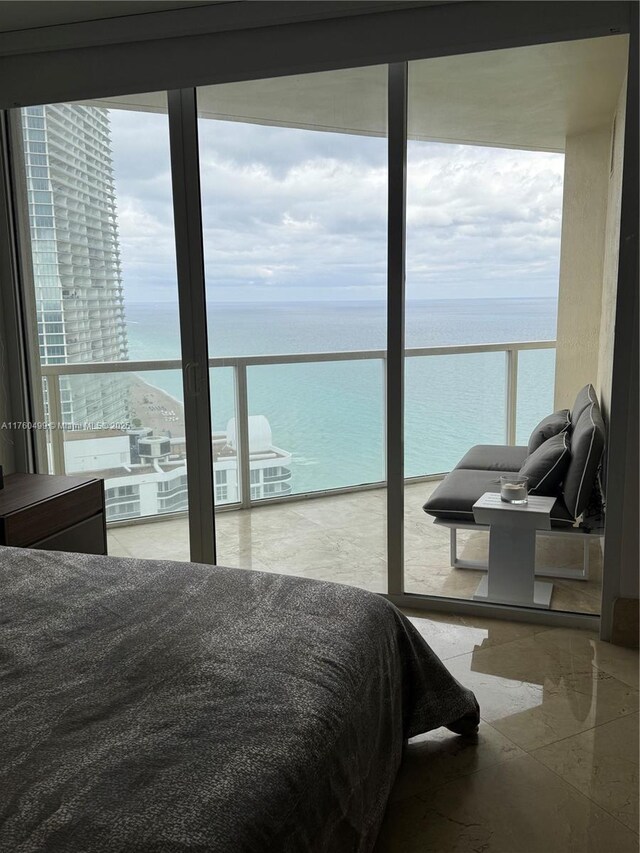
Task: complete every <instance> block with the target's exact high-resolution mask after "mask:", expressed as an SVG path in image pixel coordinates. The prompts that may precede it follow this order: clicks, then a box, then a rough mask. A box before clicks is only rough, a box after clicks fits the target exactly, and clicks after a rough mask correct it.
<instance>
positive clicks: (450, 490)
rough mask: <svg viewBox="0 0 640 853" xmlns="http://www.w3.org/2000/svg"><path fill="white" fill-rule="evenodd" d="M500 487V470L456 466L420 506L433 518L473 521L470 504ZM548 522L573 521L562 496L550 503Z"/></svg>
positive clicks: (567, 522) (562, 522) (498, 489)
mask: <svg viewBox="0 0 640 853" xmlns="http://www.w3.org/2000/svg"><path fill="white" fill-rule="evenodd" d="M499 491H500V474H499V473H498V472H496V471H473V470H471V469H468V468H456V469H454V470H453V471H451V473H450V474H447V476H446V477H445V478H444V480H443V481H442V482H441V483H440V485H439V486H438V488H437V489H436V490H435V491H434V493H433V494H432V495H431V497H430V498H429V500H428V501H427V502H426V503H425V505H424V507H423V509H424V511H425V512H426V513H428V514H429V515H433V516H435V518H442V519H446V520H449V521H466V522H467V523H470V524H473V523H474V518H473V509H472V507H473V505H474V503H475V502H476V501H477V500H478V498H480V497H482V495H483V494H484V493H485V492H499ZM551 523H552V525H553V526H554V527H566V526H570V525H571V524H573V517H572V516H571V514H570V513H569V512H567V508H566V507H565V505H564V501H563V500H562V498H558V500H557V501H556V502H555V504H554V505H553V508H552V510H551Z"/></svg>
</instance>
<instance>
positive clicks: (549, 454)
mask: <svg viewBox="0 0 640 853" xmlns="http://www.w3.org/2000/svg"><path fill="white" fill-rule="evenodd" d="M570 461H571V450H570V448H569V434H568V433H567V431H566V430H565V431H564V432H561V433H559V434H558V435H552V436H551V438H548V439H547V440H546V441H543V442H542V444H541V445H540V447H539V448H538V449H537V450H534V451H533V453H532V454H531V455H530V456H527V458H526V460H525V463H524V465H523V466H522V468H521V469H520V474H522V475H523V476H525V477H528V478H529V482H528V484H527V486H528V489H529V492H530V493H531V494H532V495H548V496H549V497H557V496H558V495H559V494H560V486H561V485H562V481H563V480H564V477H565V474H566V473H567V469H568V467H569V463H570Z"/></svg>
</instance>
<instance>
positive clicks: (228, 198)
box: [19, 36, 626, 613]
mask: <svg viewBox="0 0 640 853" xmlns="http://www.w3.org/2000/svg"><path fill="white" fill-rule="evenodd" d="M625 61H626V38H625V37H624V36H615V37H609V38H601V39H589V40H586V41H575V42H570V43H566V44H551V45H542V46H541V45H535V46H529V47H522V48H517V49H513V50H499V51H491V52H488V53H475V54H474V53H469V54H465V55H460V56H451V57H439V58H435V59H425V60H416V61H412V62H410V63H408V65H407V66H406V68H408V83H409V87H408V134H407V135H408V143H407V173H406V174H407V190H408V192H407V202H406V235H405V234H404V231H403V229H402V227H401V224H400V219H401V218H402V217H401V216H399V215H398V210H397V209H395V214H396V215H395V218H394V217H391V219H392V220H393V221H391V222H388V206H389V204H390V195H389V193H390V191H391V195H393V187H394V185H398V184H399V183H400V181H399V178H398V175H399V172H397V173H396V172H393V169H394V160H393V149H394V145H395V144H396V143H397V138H398V133H395V134H394V139H395V142H394V144H393V145H390V144H388V126H387V124H388V118H387V108H388V97H389V91H388V79H392V78H393V67H392V69H391V74H392V77H391V78H389V77H388V75H389V72H390V69H389V67H387V66H371V67H368V68H355V69H348V70H336V71H326V72H322V73H310V74H299V75H295V76H289V77H279V78H274V79H262V80H254V81H247V82H237V83H225V84H223V85H215V86H206V87H201V88H199V89H197V90H194V89H188V90H182V91H181V92H174V93H171V95H170V97H169V102H170V103H171V105H172V106H171V109H170V110H168V109H167V96H166V94H164V93H160V94H158V93H155V94H148V95H126V96H118V97H114V98H106V99H103V100H99V101H91V102H86V103H82V104H63V105H50V106H38V107H27V108H25V109H24V110H22V111H21V112H20V115H19V120H20V122H21V128H22V137H23V147H24V173H23V175H24V176H25V177H26V183H25V189H26V194H27V196H26V203H27V204H28V214H29V231H30V233H29V235H28V236H29V237H30V247H31V254H32V260H33V282H32V284H30V297H31V303H32V308H33V310H32V313H31V321H32V324H33V327H34V330H35V325H36V323H37V341H38V347H39V363H40V372H41V376H39V377H38V383H39V385H38V387H39V389H40V393H41V397H42V400H41V409H42V413H43V415H44V416H46V418H45V419H46V420H48V422H49V424H50V427H49V429H48V431H47V432H46V435H43V436H41V438H40V457H41V458H40V464H41V467H42V468H43V469H46V470H50V471H53V472H66V473H80V472H92V473H96V474H97V475H98V476H103V477H104V478H105V486H106V490H107V491H106V494H107V512H108V521H109V522H110V525H111V526H110V531H109V537H110V549H111V551H112V553H121V554H125V555H126V554H132V555H135V556H150V557H153V556H164V557H172V558H178V559H185V560H186V559H189V556H190V552H189V534H188V525H187V518H186V512H187V511H188V509H189V507H188V501H187V490H188V485H189V484H188V480H187V472H186V461H187V449H188V448H189V452H190V453H191V452H192V449H193V448H194V447H200V448H201V447H202V445H199V444H198V443H197V442H196V441H195V440H194V435H195V433H194V423H193V418H192V422H191V424H189V423H187V422H186V421H188V420H189V419H188V418H186V417H185V405H184V403H185V395H184V393H183V376H182V367H183V365H182V359H181V346H180V344H181V340H180V331H179V329H180V324H179V311H178V291H179V290H180V297H181V309H182V311H181V314H182V321H183V327H184V323H185V316H186V315H187V314H188V311H185V301H186V303H187V306H189V305H191V304H192V302H191V301H190V300H189V299H186V300H185V292H187V293H188V292H189V291H188V290H185V283H184V281H183V278H182V275H183V273H182V272H181V273H180V276H181V278H180V286H178V283H177V278H178V275H177V272H176V266H177V262H176V240H177V244H178V247H179V248H180V247H181V238H180V236H179V235H178V236H177V237H176V234H175V229H174V221H173V219H174V217H173V207H172V204H173V203H174V202H175V199H172V195H171V187H172V179H173V188H174V192H175V193H176V197H178V196H179V195H180V183H179V178H178V177H177V176H178V174H179V169H178V168H177V165H176V138H175V136H174V134H173V131H174V129H176V128H177V129H178V131H180V130H181V129H184V127H186V122H185V118H184V115H183V114H182V113H180V111H179V110H177V109H176V106H175V104H176V101H175V100H174V96H176V95H177V96H179V99H184V103H185V104H186V103H187V101H190V104H191V111H192V112H191V119H193V123H194V127H195V123H196V116H195V114H194V113H193V104H194V95H195V99H196V103H197V131H198V132H197V137H198V141H197V147H196V141H195V136H194V137H193V140H192V141H193V147H192V148H190V149H189V151H188V153H186V154H184V156H183V158H182V162H183V163H186V161H187V160H190V161H191V166H192V167H193V169H194V170H195V169H197V171H198V174H199V177H200V194H199V195H198V191H197V190H196V191H194V190H193V189H192V190H190V192H191V194H192V197H191V199H190V204H191V210H193V209H194V207H195V209H196V210H197V211H198V212H200V211H201V214H202V233H200V228H199V225H198V227H197V228H196V231H197V234H196V235H195V241H196V242H198V241H199V240H200V238H201V240H202V246H203V249H204V273H205V287H204V290H206V311H205V312H204V313H205V314H206V320H207V324H206V325H207V332H205V330H204V326H202V327H201V328H200V330H199V333H198V335H197V336H196V337H197V339H198V341H199V342H200V345H201V346H202V351H204V349H205V347H206V348H207V356H208V364H207V367H208V375H209V390H210V398H211V436H210V439H211V447H212V456H213V471H212V472H211V473H212V478H211V487H212V489H213V498H214V501H215V509H216V539H217V560H218V562H219V563H221V564H227V565H236V566H241V567H243V568H250V569H258V570H260V569H262V570H266V571H275V572H284V573H292V574H303V575H307V576H309V577H312V578H320V579H326V580H333V581H339V582H343V583H348V584H356V585H359V586H363V587H365V588H368V589H371V590H374V591H378V592H386V591H387V589H391V590H393V591H397V590H398V583H397V580H398V578H399V577H400V575H399V573H398V566H399V564H400V563H401V562H402V560H401V559H400V558H399V550H400V549H399V548H398V547H397V546H398V542H399V541H400V539H399V537H398V536H397V535H396V534H397V530H396V531H395V532H394V529H393V528H392V525H391V524H389V532H388V531H387V527H388V525H387V521H388V515H389V519H390V518H391V514H392V513H393V512H395V509H394V507H393V505H392V506H391V507H388V506H387V488H386V487H387V470H386V467H387V462H388V461H389V463H390V470H391V469H392V468H393V464H395V463H394V457H393V453H394V452H395V454H396V455H395V458H396V459H398V458H400V457H401V456H402V453H401V452H400V445H401V444H404V447H403V451H404V478H405V480H404V495H405V501H404V503H405V507H404V510H405V511H404V519H403V520H404V554H405V560H404V564H403V565H402V566H401V567H400V568H401V570H402V572H403V573H404V575H403V583H402V584H401V586H402V588H403V590H404V592H405V593H408V594H410V595H411V594H413V595H416V596H422V599H423V600H422V603H423V604H424V602H425V597H428V596H439V597H447V598H462V599H470V598H472V597H473V595H474V593H475V592H476V590H477V587H478V584H479V579H480V577H481V575H482V572H481V570H480V568H479V566H478V564H479V563H482V562H483V561H484V562H486V555H487V534H486V531H478V530H464V529H463V530H460V531H459V532H458V533H457V540H456V542H455V549H456V555H457V558H458V566H459V565H460V563H461V562H462V563H466V564H467V566H468V565H469V564H471V565H473V564H474V563H475V567H474V568H471V569H469V568H464V569H462V568H459V567H456V566H453V565H452V553H451V548H452V545H453V544H454V542H453V539H452V538H451V532H450V530H449V528H447V527H445V526H443V525H438V524H435V523H434V522H433V519H432V517H430V516H428V515H427V514H426V513H425V512H423V509H422V506H423V504H424V503H425V501H427V500H428V499H429V498H430V496H431V495H432V494H433V493H434V491H435V490H436V489H437V488H438V486H439V483H440V482H441V481H442V477H443V476H444V475H445V474H446V473H447V472H450V471H451V470H452V469H454V468H455V467H456V465H457V463H458V462H459V460H460V459H461V458H462V457H463V456H464V454H465V453H466V452H467V451H468V450H469V449H470V448H471V447H473V446H476V445H483V446H486V445H494V446H495V445H511V446H514V447H516V448H517V447H520V448H523V447H524V445H526V444H527V441H528V438H529V434H530V432H531V430H532V428H533V427H534V426H535V424H536V423H537V422H538V421H539V420H540V419H541V418H542V417H544V416H545V415H547V414H549V413H551V412H552V411H553V410H557V409H562V408H570V407H571V406H572V404H573V400H574V398H575V394H576V392H577V391H578V390H579V388H580V387H581V386H583V385H584V384H585V383H587V382H591V383H592V384H593V385H594V386H595V387H596V388H597V389H598V393H599V394H600V395H601V397H602V403H603V407H604V409H605V410H606V406H607V405H608V395H609V391H610V369H611V352H612V346H611V341H612V336H613V318H614V310H613V309H614V307H615V298H614V297H615V293H614V289H613V288H614V285H615V268H614V264H613V260H614V255H615V252H614V248H612V247H615V245H616V227H617V224H618V222H619V196H620V175H621V156H622V155H621V139H622V135H621V130H620V127H621V124H620V123H621V122H622V123H623V121H624V116H623V110H622V112H621V109H622V106H621V105H623V104H624V100H623V99H624V73H625ZM395 68H396V70H397V69H400V68H401V69H402V70H403V74H404V69H405V66H404V65H403V64H401V63H399V64H398V65H397V66H395ZM391 90H392V95H393V97H392V100H391V106H392V107H393V105H394V101H393V98H394V97H396V96H397V94H398V93H397V92H396V93H395V94H393V93H394V89H393V85H392V86H391ZM181 103H182V100H181ZM525 103H526V105H527V108H526V109H523V104H525ZM169 113H170V114H169ZM621 116H622V117H621ZM182 122H185V123H184V124H182ZM169 124H170V125H171V130H172V135H171V143H172V146H173V152H172V154H173V163H172V161H171V153H170V150H169V133H168V127H169ZM398 125H399V122H397V121H396V122H395V125H394V127H395V128H396V131H397V130H398ZM390 149H391V150H390ZM185 150H186V149H185ZM399 150H400V148H399V147H398V148H397V149H396V152H397V151H399ZM178 159H179V158H178ZM396 165H397V164H396ZM390 166H391V169H392V171H391V172H389V167H390ZM172 169H173V173H172ZM194 174H195V172H194ZM389 174H394V175H395V180H394V181H392V182H391V186H390V185H389V179H388V175H389ZM195 183H197V181H196V182H195ZM396 195H397V194H396ZM397 197H399V196H398V195H397ZM194 199H195V204H194ZM392 208H393V206H391V207H390V208H389V209H392ZM176 221H177V223H178V225H180V219H177V220H176ZM178 231H179V228H178ZM394 233H395V235H396V238H397V237H398V235H400V237H401V238H402V237H406V240H405V244H404V245H405V248H406V288H405V290H406V294H405V295H406V300H405V314H404V331H405V335H404V336H405V352H404V353H402V352H401V346H400V344H399V342H398V339H394V333H393V332H390V331H389V330H388V329H387V322H388V318H391V320H390V324H391V327H393V314H392V312H390V311H388V307H389V306H388V304H387V294H388V290H387V288H388V280H389V279H388V275H389V270H388V268H387V264H388V256H387V252H388V246H387V237H388V234H389V235H390V236H391V237H392V240H391V244H390V247H389V248H390V249H391V250H392V251H391V255H392V254H393V242H394V238H393V235H394ZM25 236H26V235H25ZM183 242H184V241H183ZM400 242H401V240H400ZM192 248H193V247H192V246H191V247H190V248H189V251H191V250H192ZM396 248H397V246H396ZM182 252H183V254H184V245H182ZM400 254H401V253H400ZM178 257H181V255H180V252H178ZM396 261H397V258H396ZM391 266H392V267H393V266H394V264H393V263H391ZM180 269H181V270H182V267H180ZM397 272H398V271H397V270H396V269H393V270H391V273H392V275H391V278H390V280H392V281H395V284H396V285H397V287H396V291H397V292H393V287H392V288H391V293H390V295H389V299H390V300H399V299H400V297H401V293H402V288H401V287H400V284H399V282H400V279H401V276H399V277H397V278H396V279H394V276H396V274H397ZM187 281H188V276H187ZM188 283H189V282H188ZM189 284H191V283H189ZM394 286H395V285H394ZM202 295H203V294H202V293H201V294H200V296H202ZM390 304H391V302H389V305H390ZM393 304H394V306H395V308H397V307H398V305H399V304H400V302H399V301H396V302H394V303H393ZM398 313H399V312H398ZM190 322H191V328H192V329H193V327H194V326H195V324H196V321H195V320H194V318H193V317H191V321H190ZM186 328H189V322H187V323H186ZM394 328H395V327H394ZM396 332H397V328H396ZM388 333H389V340H388V339H387V335H388ZM205 339H206V340H205ZM183 340H184V341H186V340H187V339H186V338H185V339H183ZM387 348H388V349H387ZM392 356H393V358H392ZM401 356H403V357H404V364H403V369H404V379H405V384H404V413H403V415H404V437H403V438H404V441H403V442H402V441H401V440H398V439H399V438H400V437H399V435H397V434H396V433H393V437H392V438H391V439H390V438H389V431H388V427H389V423H391V424H393V423H394V420H393V418H394V415H393V413H392V412H391V408H389V409H387V410H386V415H385V407H386V406H387V405H390V404H389V403H388V401H389V400H390V399H393V393H391V395H390V396H389V397H387V396H385V391H390V390H391V391H392V392H393V390H394V388H395V387H400V386H399V384H398V382H397V379H398V376H399V374H398V373H397V372H394V371H396V367H397V365H398V364H399V360H400V357H401ZM394 359H395V365H396V366H395V367H394V365H393V364H392V362H393V361H394ZM187 361H189V359H188V358H187V357H186V356H185V362H187ZM202 361H203V364H204V362H205V359H202ZM187 367H189V365H187ZM389 377H390V378H389ZM387 383H388V384H387ZM394 383H395V385H394ZM187 387H188V386H187ZM190 393H191V392H190ZM194 393H195V395H196V396H197V395H198V392H197V391H195V392H194ZM189 399H190V398H189V396H188V395H187V412H188V411H189V405H188V404H189ZM199 400H200V402H201V403H202V401H203V400H204V396H203V395H202V394H201V393H200V395H199ZM202 406H203V408H204V412H205V414H206V413H207V412H208V401H205V402H204V403H202ZM199 411H200V414H201V415H202V409H200V410H199ZM387 416H388V418H389V423H387V422H386V421H385V417H387ZM197 420H198V422H197V423H196V424H195V427H198V426H201V425H202V423H204V421H206V420H207V418H206V417H204V418H202V417H201V418H199V419H197ZM59 425H62V428H58V427H59ZM207 427H208V425H207ZM394 429H395V427H394ZM204 441H205V447H206V446H207V443H208V441H209V435H208V434H205V435H204ZM200 456H202V453H200V454H199V455H198V458H200ZM190 458H191V459H193V457H190ZM396 473H398V472H395V473H394V472H393V471H392V473H391V474H390V475H389V482H390V483H391V482H396V481H395V480H394V477H395V476H396ZM208 474H209V470H208V462H207V475H208ZM495 479H496V481H497V475H496V478H495ZM193 482H194V478H192V481H191V486H192V489H193ZM396 485H397V486H398V488H397V491H395V492H391V494H392V495H393V494H395V496H396V497H398V496H399V495H401V494H402V488H401V476H400V475H398V477H397V482H396ZM394 489H395V486H394ZM199 494H200V493H199ZM208 494H210V492H208ZM192 504H193V502H192ZM191 512H192V513H194V512H195V513H196V514H197V518H199V519H202V518H204V516H205V513H206V515H207V519H208V522H209V531H211V525H212V518H211V512H210V511H209V510H206V509H204V508H203V507H201V506H196V507H195V508H194V506H193V505H192V506H191ZM401 515H402V513H401V509H400V508H399V507H398V509H397V516H395V518H396V521H397V522H398V525H399V522H400V520H401V519H400V516H401ZM168 516H171V518H168ZM193 517H194V516H193V515H192V516H191V518H192V519H193ZM158 518H161V519H162V523H161V524H146V523H144V524H143V523H140V522H143V521H150V520H153V519H156V520H157V519H158ZM594 529H595V533H594V535H593V536H592V538H591V539H590V540H589V541H588V543H587V545H586V546H585V545H584V542H583V540H582V539H580V538H578V537H576V539H575V540H574V541H571V540H570V539H566V540H561V539H559V538H553V537H552V538H547V539H546V538H545V537H540V540H539V557H540V560H541V561H542V562H543V563H544V565H545V567H552V568H556V569H557V568H560V570H561V571H562V572H565V573H566V572H569V575H568V576H567V575H565V577H562V578H558V579H557V580H554V582H553V583H554V592H553V599H552V604H551V607H552V609H556V610H568V611H578V612H586V613H596V612H598V608H599V598H600V583H601V578H600V570H601V541H600V537H599V536H598V534H597V530H598V528H597V526H596V527H595V528H594ZM206 535H208V533H207V534H206ZM205 538H206V537H205ZM210 539H211V541H212V540H213V536H212V535H211V536H210ZM192 540H193V541H194V542H195V540H196V537H195V536H192ZM387 540H389V541H387ZM196 551H197V549H196ZM210 552H211V551H210ZM202 554H205V551H204V550H202ZM586 554H589V555H590V559H591V575H590V577H589V578H586V577H585V578H580V579H577V578H575V577H574V575H575V574H576V573H577V572H578V571H579V570H580V569H581V567H582V566H583V561H584V559H585V555H586ZM200 558H202V557H200ZM205 559H208V557H205ZM572 572H573V573H574V574H571V573H572ZM394 573H395V574H394ZM389 577H391V578H392V583H391V584H389V583H388V578H389Z"/></svg>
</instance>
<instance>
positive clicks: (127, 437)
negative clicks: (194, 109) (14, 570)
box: [21, 93, 189, 559]
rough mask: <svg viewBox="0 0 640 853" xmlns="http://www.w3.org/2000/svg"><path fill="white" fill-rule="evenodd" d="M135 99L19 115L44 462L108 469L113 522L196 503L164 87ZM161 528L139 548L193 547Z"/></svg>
mask: <svg viewBox="0 0 640 853" xmlns="http://www.w3.org/2000/svg"><path fill="white" fill-rule="evenodd" d="M137 100H138V102H140V103H142V104H144V109H140V108H139V107H137V106H136V99H133V101H134V102H133V103H130V104H118V105H117V106H116V105H114V104H110V103H109V102H108V101H99V102H98V101H97V102H86V103H69V104H51V105H46V106H35V107H27V108H25V109H24V110H22V113H21V124H22V136H23V150H24V177H25V190H26V194H27V200H28V205H29V226H30V238H31V239H30V246H31V257H32V269H33V287H32V292H31V294H30V295H31V297H32V306H33V312H34V315H35V317H34V319H35V321H36V323H37V342H38V349H39V366H40V371H41V373H42V376H43V385H42V408H43V414H44V418H43V420H44V421H45V422H46V423H47V425H48V429H47V431H46V438H45V442H46V456H47V459H46V462H45V460H44V459H42V460H41V466H42V467H43V468H47V469H48V470H49V471H50V472H51V473H58V474H62V473H66V474H70V475H73V474H89V473H91V474H93V475H95V476H99V477H103V478H104V480H105V500H106V513H107V521H108V522H121V521H125V520H131V521H133V520H137V519H141V518H153V517H156V516H161V515H166V514H170V513H175V512H185V511H186V510H187V505H188V502H187V477H186V467H185V461H186V438H185V424H184V415H183V409H182V402H181V400H182V375H181V370H180V366H181V365H180V336H179V325H178V313H177V283H176V265H175V248H174V237H173V212H172V198H171V174H170V165H169V134H168V124H167V107H166V96H165V95H164V94H163V93H157V94H152V95H141V96H139V98H138V99H137ZM150 106H152V109H149V107H150ZM105 362H108V363H110V366H109V367H108V368H105V367H103V366H102V365H103V364H104V363H105ZM165 365H167V366H165ZM45 442H42V444H43V445H44V444H45ZM155 532H156V533H159V532H160V531H159V529H156V530H155ZM148 538H151V537H148ZM159 539H161V541H158V542H156V543H155V544H153V543H152V542H146V543H145V544H144V546H142V547H139V548H136V549H133V550H135V551H136V552H139V553H145V554H146V555H149V556H151V555H153V554H154V553H155V554H157V555H158V556H161V555H164V556H166V555H167V554H168V549H169V551H171V556H175V557H176V558H184V559H187V558H188V550H189V549H188V536H187V535H186V528H185V527H184V525H183V526H181V527H180V528H179V529H176V530H175V531H173V532H172V534H171V535H168V531H166V529H165V530H164V531H163V535H162V537H159ZM170 543H173V546H172V548H173V550H171V548H169V545H170ZM154 548H155V551H154ZM110 550H111V551H112V552H113V553H118V552H119V550H122V552H123V553H128V552H129V549H126V548H125V547H124V546H122V548H120V547H119V541H118V533H117V532H116V530H115V529H113V530H112V533H111V535H110Z"/></svg>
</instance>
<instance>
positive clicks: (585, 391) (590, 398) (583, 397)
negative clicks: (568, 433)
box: [571, 385, 598, 429]
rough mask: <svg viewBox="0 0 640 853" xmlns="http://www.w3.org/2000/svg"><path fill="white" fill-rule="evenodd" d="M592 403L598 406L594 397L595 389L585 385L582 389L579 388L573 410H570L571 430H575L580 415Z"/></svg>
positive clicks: (596, 398)
mask: <svg viewBox="0 0 640 853" xmlns="http://www.w3.org/2000/svg"><path fill="white" fill-rule="evenodd" d="M592 403H595V404H596V406H597V405H598V397H597V396H596V389H595V388H594V387H593V385H585V386H584V388H581V389H580V390H579V391H578V395H577V396H576V401H575V403H574V404H573V409H571V428H572V429H575V426H576V424H577V423H578V421H579V420H580V415H581V414H582V413H583V412H584V410H585V409H586V408H587V406H590V405H591V404H592Z"/></svg>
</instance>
